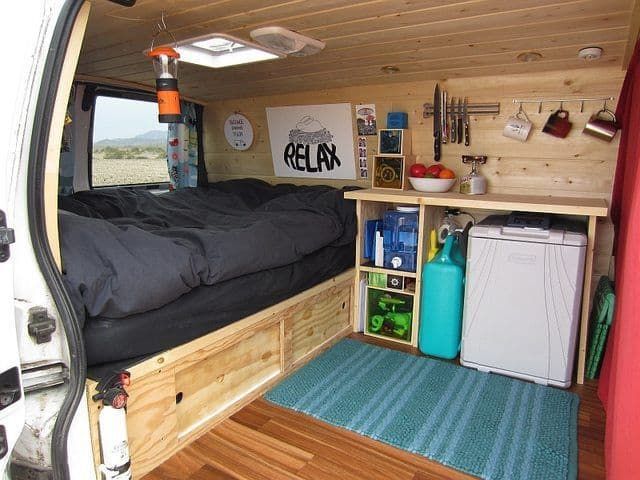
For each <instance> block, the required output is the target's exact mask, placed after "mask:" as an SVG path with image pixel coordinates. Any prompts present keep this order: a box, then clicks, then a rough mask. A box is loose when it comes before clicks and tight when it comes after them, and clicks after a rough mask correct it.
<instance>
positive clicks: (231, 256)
mask: <svg viewBox="0 0 640 480" xmlns="http://www.w3.org/2000/svg"><path fill="white" fill-rule="evenodd" d="M342 195H343V192H342V191H341V190H337V189H333V188H331V187H325V186H313V187H309V186H302V187H299V186H294V185H289V184H282V185H275V186H273V185H269V184H267V183H265V182H262V181H260V180H254V179H246V180H233V181H226V182H219V183H214V184H211V185H210V186H208V187H200V188H191V189H185V190H181V191H177V192H168V193H164V194H159V195H157V194H153V193H150V192H149V191H146V190H133V189H123V188H114V189H101V190H92V191H86V192H79V193H77V194H75V195H73V196H70V197H63V198H61V199H60V208H61V210H62V211H61V214H60V232H61V245H62V258H63V267H64V268H63V273H64V279H65V283H66V285H67V287H68V288H67V289H68V291H69V293H70V297H71V299H72V301H73V303H74V306H75V309H76V311H77V313H78V316H79V318H80V319H81V321H82V322H83V324H84V328H83V331H84V337H85V346H86V352H87V363H88V365H89V366H94V367H95V366H100V365H103V364H112V363H118V364H119V365H126V364H127V362H128V361H129V360H131V361H136V360H137V359H139V358H140V357H144V356H148V355H150V354H153V353H156V352H159V351H162V350H166V349H169V348H172V347H174V346H176V345H179V344H181V343H185V342H188V341H190V340H193V339H195V338H197V337H200V336H202V335H204V334H206V333H209V332H211V331H213V330H216V329H218V328H221V327H223V326H225V325H228V324H230V323H232V322H234V321H236V320H238V319H241V318H244V317H246V316H248V315H251V314H252V313H255V312H257V311H259V310H262V309H264V308H266V307H268V306H270V305H273V304H275V303H278V302H280V301H282V300H284V299H285V298H288V297H291V296H293V295H295V294H297V293H299V292H301V291H303V290H306V289H308V288H311V287H312V286H314V285H316V284H318V283H320V282H322V281H324V280H327V279H329V278H331V277H333V276H335V275H337V274H339V273H340V272H342V271H344V270H346V269H347V268H350V267H351V266H353V260H354V254H353V252H354V244H353V242H354V238H355V230H356V226H355V209H354V206H353V202H350V201H345V200H343V198H342Z"/></svg>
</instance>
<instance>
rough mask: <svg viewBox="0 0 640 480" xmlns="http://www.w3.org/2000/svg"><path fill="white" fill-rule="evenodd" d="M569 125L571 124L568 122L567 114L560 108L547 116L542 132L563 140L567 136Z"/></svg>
mask: <svg viewBox="0 0 640 480" xmlns="http://www.w3.org/2000/svg"><path fill="white" fill-rule="evenodd" d="M571 125H573V124H572V123H571V122H570V121H569V112H567V111H566V110H563V109H562V108H560V109H559V110H556V111H555V112H553V113H552V114H551V115H549V118H548V119H547V123H545V124H544V127H543V128H542V131H543V132H544V133H548V134H549V135H553V136H554V137H558V138H565V137H566V136H567V135H569V131H570V130H571Z"/></svg>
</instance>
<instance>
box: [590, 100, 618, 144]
mask: <svg viewBox="0 0 640 480" xmlns="http://www.w3.org/2000/svg"><path fill="white" fill-rule="evenodd" d="M601 114H606V115H608V116H609V117H610V118H608V119H607V118H603V117H602V115H601ZM617 131H618V122H617V121H616V116H615V114H614V113H613V112H612V111H611V110H609V109H608V108H606V107H605V108H603V109H602V110H599V111H598V112H597V113H594V114H593V115H591V118H590V119H589V121H588V122H587V124H586V125H585V126H584V129H583V130H582V133H586V134H587V135H591V136H593V137H596V138H599V139H601V140H606V141H607V142H610V141H611V140H613V137H615V136H616V132H617Z"/></svg>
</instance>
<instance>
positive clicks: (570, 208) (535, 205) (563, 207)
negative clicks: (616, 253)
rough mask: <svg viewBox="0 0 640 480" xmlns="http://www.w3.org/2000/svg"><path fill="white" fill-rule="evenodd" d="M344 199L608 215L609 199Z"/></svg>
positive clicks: (452, 195) (382, 194)
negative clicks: (607, 200)
mask: <svg viewBox="0 0 640 480" xmlns="http://www.w3.org/2000/svg"><path fill="white" fill-rule="evenodd" d="M344 198H347V199H351V200H367V201H372V202H389V203H405V204H415V205H433V206H438V207H458V208H479V209H483V210H516V211H520V212H542V213H556V214H563V215H586V216H594V217H606V216H607V212H608V207H607V202H606V201H605V200H604V199H602V198H580V197H551V196H542V195H509V194H498V193H487V194H485V195H465V194H462V193H457V192H446V193H427V192H418V191H416V190H403V191H395V190H384V189H366V190H353V191H349V192H345V194H344Z"/></svg>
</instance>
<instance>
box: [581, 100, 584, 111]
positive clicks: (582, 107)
mask: <svg viewBox="0 0 640 480" xmlns="http://www.w3.org/2000/svg"><path fill="white" fill-rule="evenodd" d="M583 112H584V100H582V101H581V102H580V113H583Z"/></svg>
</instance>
